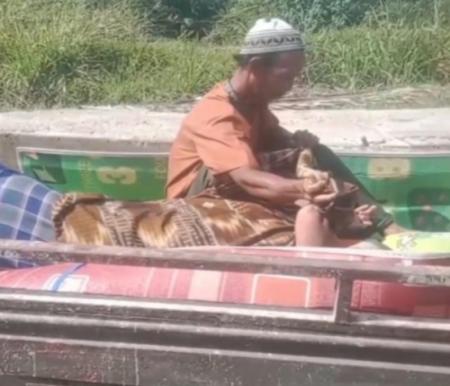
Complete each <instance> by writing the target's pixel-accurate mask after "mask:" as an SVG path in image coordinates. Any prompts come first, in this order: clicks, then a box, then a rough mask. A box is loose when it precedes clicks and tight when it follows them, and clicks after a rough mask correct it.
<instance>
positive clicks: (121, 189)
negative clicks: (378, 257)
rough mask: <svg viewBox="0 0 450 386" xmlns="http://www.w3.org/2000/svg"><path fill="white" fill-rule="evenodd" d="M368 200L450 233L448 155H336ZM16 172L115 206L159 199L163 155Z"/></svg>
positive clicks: (24, 156)
mask: <svg viewBox="0 0 450 386" xmlns="http://www.w3.org/2000/svg"><path fill="white" fill-rule="evenodd" d="M341 158H342V160H343V161H344V163H345V164H346V165H347V166H348V167H349V168H350V169H351V170H352V172H353V173H354V174H355V175H356V176H357V178H358V179H359V180H360V181H361V182H362V183H363V184H364V185H365V186H366V187H367V188H368V190H369V191H370V192H371V193H372V195H373V196H374V197H375V198H376V199H377V200H378V201H379V202H380V203H382V204H383V205H384V206H385V207H386V209H387V210H389V211H391V212H392V214H393V215H394V217H395V219H396V222H397V223H398V224H400V225H403V226H405V227H407V228H410V229H417V230H423V231H435V232H436V231H450V155H449V156H427V157H421V156H408V157H402V158H400V157H397V158H395V157H378V156H371V155H342V156H341ZM18 159H19V164H20V165H21V168H22V170H23V171H24V172H25V173H26V174H28V175H30V176H33V177H35V178H37V179H38V180H40V181H42V182H44V183H46V184H47V185H49V186H50V187H52V188H54V189H56V190H59V191H62V192H69V191H81V192H92V193H103V194H106V195H108V196H110V197H112V198H116V199H121V200H156V199H161V198H163V197H164V185H165V181H166V176H167V154H132V153H128V154H127V153H101V154H100V153H98V154H92V153H83V152H64V151H54V150H51V151H50V150H40V149H18Z"/></svg>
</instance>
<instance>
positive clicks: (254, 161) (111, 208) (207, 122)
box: [0, 19, 398, 248]
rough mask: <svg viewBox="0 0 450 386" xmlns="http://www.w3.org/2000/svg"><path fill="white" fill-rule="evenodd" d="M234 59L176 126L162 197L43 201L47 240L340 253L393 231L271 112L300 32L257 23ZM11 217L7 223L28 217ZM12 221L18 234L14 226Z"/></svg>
mask: <svg viewBox="0 0 450 386" xmlns="http://www.w3.org/2000/svg"><path fill="white" fill-rule="evenodd" d="M236 60H237V64H238V66H237V70H236V72H235V73H234V75H233V76H232V77H231V78H230V79H229V80H227V81H225V82H222V83H220V84H218V85H217V86H215V87H214V88H213V89H212V90H211V91H210V92H209V93H207V94H206V95H205V96H204V98H203V99H202V100H201V101H200V102H199V103H198V104H197V105H196V106H194V108H193V110H192V111H191V112H190V113H189V114H188V115H187V117H186V118H185V120H184V121H183V124H182V127H181V129H180V131H179V133H178V136H177V138H176V140H175V141H174V143H173V145H172V148H171V151H170V156H169V175H168V182H167V198H166V199H165V200H162V201H155V202H122V201H117V200H112V199H110V198H108V197H105V196H102V195H96V194H81V193H71V194H65V195H60V194H58V193H56V192H47V196H46V197H47V198H46V199H45V200H46V201H45V202H46V208H48V207H49V206H51V211H49V210H48V209H47V210H46V211H40V212H39V214H40V218H39V221H41V220H42V221H44V223H45V227H43V228H45V230H46V234H45V237H43V238H42V239H43V240H47V241H51V239H52V237H54V239H56V240H58V241H61V242H66V243H73V244H86V245H117V246H129V247H156V248H165V247H189V246H217V245H233V246H293V245H298V246H342V245H347V241H346V240H349V239H351V240H355V239H364V238H367V237H369V236H371V235H373V234H377V233H381V234H384V233H393V232H396V231H397V230H398V228H397V227H396V225H395V224H394V223H393V220H392V217H391V216H390V215H389V214H388V213H386V212H385V211H384V210H383V208H382V207H381V206H380V205H378V204H377V203H376V202H375V200H374V199H373V197H371V196H370V194H369V193H368V192H367V190H366V189H365V188H364V187H363V186H362V185H361V184H360V183H359V181H358V180H357V179H356V178H355V177H354V176H353V175H352V173H351V172H350V170H349V169H348V168H347V167H346V166H345V165H344V164H343V163H342V162H341V161H340V159H339V157H337V156H336V155H335V154H334V153H333V152H332V151H331V150H330V149H329V148H327V147H326V146H324V145H322V144H320V143H319V140H318V138H317V137H315V136H314V135H312V134H311V133H309V132H307V131H298V132H296V133H293V134H291V133H290V132H288V131H287V130H285V129H283V128H282V127H281V126H280V124H279V121H278V120H277V118H276V117H275V116H274V115H273V114H272V113H271V111H270V110H269V103H271V102H273V101H274V100H276V99H278V98H280V97H282V96H283V95H284V94H286V93H287V92H288V91H289V90H290V89H291V88H292V86H293V84H294V81H295V78H296V77H297V76H298V75H300V74H301V73H302V71H303V68H304V66H305V60H306V57H305V46H304V43H303V40H302V37H301V36H300V33H299V32H298V31H297V30H295V29H294V28H293V27H292V26H290V25H289V24H287V23H286V22H284V21H283V20H280V19H261V20H258V21H257V22H256V24H255V26H254V27H253V28H252V29H251V30H250V31H249V32H248V34H247V36H246V38H245V43H244V46H243V48H242V50H241V51H240V53H239V55H237V56H236ZM8 178H9V183H8V184H7V185H10V186H11V181H12V180H11V179H13V180H14V179H18V178H20V179H22V182H21V183H22V184H23V183H24V179H26V178H28V177H25V176H20V175H15V176H14V175H10V176H9V177H8ZM33 183H37V182H36V181H32V182H30V181H28V182H27V184H33ZM15 184H16V185H17V183H15ZM13 185H14V184H13ZM0 189H2V188H1V187H0ZM46 189H47V188H46ZM3 190H5V189H3ZM5 191H6V190H5ZM24 191H25V190H21V194H23V192H24ZM9 194H10V195H11V190H10V189H9ZM49 197H50V198H49ZM0 199H1V197H0ZM10 201H11V200H10ZM28 201H29V199H26V198H23V199H22V201H20V202H23V203H27V202H28ZM16 203H17V200H16ZM1 205H3V206H4V205H10V204H4V203H3V204H1ZM19 206H20V205H19ZM10 209H11V208H10V207H9V209H8V210H9V212H8V213H9V216H12V217H13V218H14V216H16V217H20V216H21V215H23V213H22V214H17V213H16V214H15V215H14V214H13V213H12V211H11V210H10ZM22 209H23V210H24V211H25V212H26V210H27V209H28V208H27V207H26V208H22ZM2 211H3V212H5V209H2ZM50 212H51V213H52V214H49V213H50ZM39 221H38V220H37V219H34V223H39ZM12 223H14V224H16V225H17V226H18V227H19V228H20V226H22V225H23V222H20V221H18V220H17V219H16V218H14V220H11V219H10V220H9V225H11V224H12ZM31 223H32V222H29V224H31ZM29 224H28V225H29ZM11 228H14V227H11V226H9V228H3V230H4V232H3V233H5V234H4V235H3V236H5V237H7V235H6V233H7V234H9V237H12V238H14V235H16V236H17V235H20V234H23V235H24V234H32V233H26V232H25V233H23V232H24V231H23V229H22V230H20V229H16V230H14V231H11ZM49 228H51V230H49ZM1 229H2V228H1V227H0V237H2V234H1ZM7 229H8V230H7ZM8 232H9V233H8ZM20 232H22V233H20ZM38 236H39V235H38ZM33 237H37V236H35V235H33ZM38 238H39V237H38Z"/></svg>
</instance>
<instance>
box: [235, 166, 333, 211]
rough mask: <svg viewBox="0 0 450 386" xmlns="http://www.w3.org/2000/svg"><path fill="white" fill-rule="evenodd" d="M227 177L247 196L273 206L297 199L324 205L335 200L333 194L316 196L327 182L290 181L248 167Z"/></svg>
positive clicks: (291, 202) (293, 201) (290, 202)
mask: <svg viewBox="0 0 450 386" xmlns="http://www.w3.org/2000/svg"><path fill="white" fill-rule="evenodd" d="M229 175H230V177H231V178H232V179H233V180H234V182H236V184H238V185H239V186H240V187H241V188H242V189H244V190H245V191H246V192H247V193H248V194H250V195H252V196H254V197H258V198H262V199H265V200H267V201H269V202H273V203H275V204H294V203H295V202H296V201H297V200H299V199H307V200H310V201H311V202H312V203H315V204H326V203H329V202H331V201H333V200H334V199H335V198H336V194H335V193H331V194H319V195H317V193H319V192H320V191H321V190H322V189H324V187H325V185H326V184H327V181H319V182H315V183H313V182H310V181H308V180H292V179H287V178H283V177H280V176H277V175H275V174H271V173H267V172H263V171H261V170H256V169H252V168H249V167H242V168H239V169H236V170H233V171H231V172H230V173H229Z"/></svg>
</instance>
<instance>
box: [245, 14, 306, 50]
mask: <svg viewBox="0 0 450 386" xmlns="http://www.w3.org/2000/svg"><path fill="white" fill-rule="evenodd" d="M304 49H305V44H304V42H303V39H302V36H301V34H300V32H299V31H297V30H296V29H295V28H294V27H292V26H291V25H290V24H288V23H286V22H285V21H284V20H281V19H278V18H272V19H259V20H258V21H257V22H256V23H255V25H254V26H253V27H252V28H251V29H250V31H249V32H248V33H247V36H246V37H245V43H244V47H243V48H242V49H241V52H240V54H241V55H254V54H269V53H274V52H285V51H303V50H304Z"/></svg>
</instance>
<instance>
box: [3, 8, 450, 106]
mask: <svg viewBox="0 0 450 386" xmlns="http://www.w3.org/2000/svg"><path fill="white" fill-rule="evenodd" d="M262 16H280V17H283V18H285V19H287V20H288V21H290V22H291V23H293V24H294V25H296V26H297V27H298V28H301V29H302V30H303V31H304V33H305V38H306V40H307V42H308V45H309V46H310V48H311V49H310V52H309V66H308V69H307V72H306V74H305V83H306V84H307V86H308V87H310V88H320V89H323V88H330V89H346V90H350V91H357V90H358V91H359V90H365V89H368V88H390V87H404V86H414V85H418V86H420V85H424V84H439V85H445V84H449V83H450V0H384V1H381V0H379V1H375V0H358V1H354V0H270V1H268V0H228V1H227V0H178V1H177V0H14V1H12V0H0V106H1V108H2V109H12V108H20V109H27V108H35V107H56V106H74V105H75V106H76V105H81V104H117V103H155V102H173V101H178V100H184V99H187V98H191V97H193V96H196V95H199V94H201V93H202V92H204V91H205V90H207V89H208V88H209V87H211V86H212V85H213V84H214V83H215V82H217V81H220V80H222V79H224V78H225V77H227V76H229V74H230V73H231V72H232V70H233V67H234V63H233V60H232V54H233V53H235V52H236V51H237V49H238V47H239V44H240V43H241V41H242V39H243V35H244V34H245V31H246V30H247V29H248V28H249V26H251V24H252V23H253V22H254V20H255V19H256V18H258V17H262Z"/></svg>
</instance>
